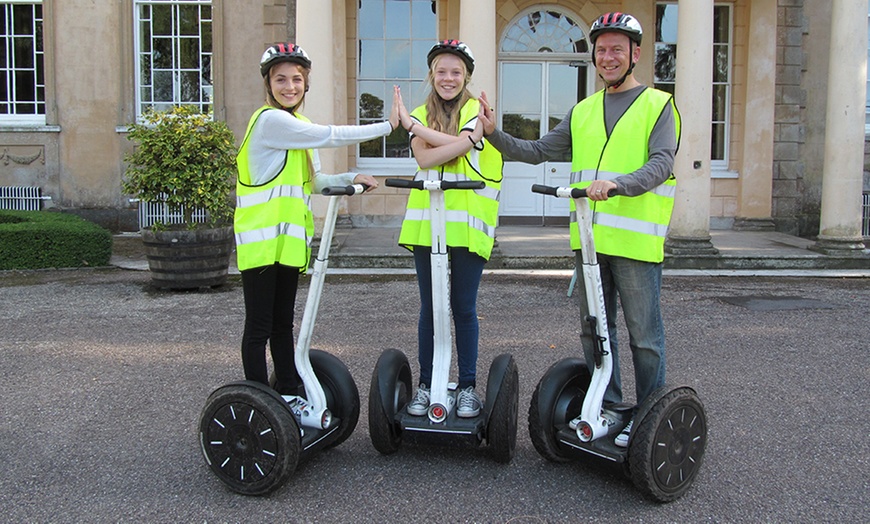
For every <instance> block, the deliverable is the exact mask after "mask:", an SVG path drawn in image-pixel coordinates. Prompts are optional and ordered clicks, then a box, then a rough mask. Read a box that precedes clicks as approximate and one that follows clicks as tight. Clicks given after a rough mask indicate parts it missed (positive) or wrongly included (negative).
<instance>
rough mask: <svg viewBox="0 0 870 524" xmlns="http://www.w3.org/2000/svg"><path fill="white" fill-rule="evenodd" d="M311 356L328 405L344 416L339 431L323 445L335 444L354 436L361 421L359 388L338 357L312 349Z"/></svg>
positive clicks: (338, 414) (315, 373) (337, 415)
mask: <svg viewBox="0 0 870 524" xmlns="http://www.w3.org/2000/svg"><path fill="white" fill-rule="evenodd" d="M309 358H310V359H311V367H312V368H313V369H314V375H315V376H316V377H317V380H318V381H320V386H321V387H322V388H323V394H324V395H326V407H327V408H329V411H330V412H332V416H333V417H338V418H339V419H340V421H341V422H340V423H341V426H340V427H339V428H338V431H336V432H335V433H333V434H331V435H330V436H329V441H328V443H326V444H325V445H324V447H323V449H329V448H334V447H335V446H338V445H339V444H341V443H342V442H344V441H345V440H347V439H348V437H350V435H351V433H353V430H354V429H355V428H356V425H357V422H359V411H360V402H359V390H358V389H357V387H356V382H354V380H353V376H352V375H351V374H350V371H349V370H348V369H347V366H345V365H344V363H343V362H342V361H341V360H339V358H338V357H336V356H334V355H331V354H329V353H327V352H325V351H321V350H318V349H312V350H311V353H310V356H309Z"/></svg>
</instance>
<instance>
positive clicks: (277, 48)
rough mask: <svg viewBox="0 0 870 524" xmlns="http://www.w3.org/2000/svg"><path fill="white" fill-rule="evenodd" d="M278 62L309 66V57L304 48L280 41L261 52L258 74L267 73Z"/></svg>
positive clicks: (264, 74)
mask: <svg viewBox="0 0 870 524" xmlns="http://www.w3.org/2000/svg"><path fill="white" fill-rule="evenodd" d="M280 62H293V63H294V64H299V65H301V66H302V67H306V68H310V67H311V59H310V58H308V53H306V52H305V50H304V49H302V48H301V47H299V46H298V45H296V44H292V43H290V42H282V43H280V44H275V45H271V46H269V47H268V48H266V51H264V52H263V57H262V58H260V74H262V75H263V76H266V75H268V74H269V69H270V68H271V67H272V66H273V65H275V64H278V63H280Z"/></svg>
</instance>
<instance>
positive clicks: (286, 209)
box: [235, 43, 401, 396]
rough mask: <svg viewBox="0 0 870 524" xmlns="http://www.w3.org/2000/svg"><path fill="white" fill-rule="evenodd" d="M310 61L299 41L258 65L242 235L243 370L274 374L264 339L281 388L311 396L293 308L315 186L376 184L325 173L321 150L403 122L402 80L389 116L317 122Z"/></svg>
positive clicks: (238, 226) (241, 201) (244, 155)
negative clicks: (300, 367)
mask: <svg viewBox="0 0 870 524" xmlns="http://www.w3.org/2000/svg"><path fill="white" fill-rule="evenodd" d="M310 69H311V60H310V59H309V58H308V55H307V54H306V53H305V51H303V50H302V49H301V48H300V47H298V46H296V45H294V44H290V43H283V44H276V45H273V46H270V47H269V48H268V49H266V51H265V53H264V54H263V58H262V59H261V61H260V72H261V74H262V75H263V79H264V82H265V87H266V105H264V106H263V107H261V108H260V109H258V110H257V111H256V112H255V113H254V115H253V116H252V117H251V121H250V123H249V124H248V129H247V132H246V133H245V139H244V140H243V142H242V145H241V147H240V148H239V155H238V168H239V180H238V183H237V184H236V195H237V203H236V212H235V234H236V250H237V255H238V266H239V270H240V271H241V274H242V287H243V290H244V297H245V331H244V334H243V336H242V363H243V366H244V370H245V378H246V379H248V380H254V381H258V382H261V383H263V384H268V383H269V377H268V371H267V366H266V342H267V341H268V342H269V348H270V351H271V354H272V361H273V363H274V366H275V377H276V383H275V385H274V387H275V389H276V390H277V391H278V392H279V393H281V394H283V395H300V396H301V395H304V393H305V391H304V386H303V385H302V381H301V379H300V378H299V375H298V373H297V372H296V366H295V363H294V356H293V353H294V343H293V312H294V305H295V302H296V290H297V286H298V282H299V274H300V273H301V272H304V271H305V270H306V268H307V267H308V262H309V260H310V253H311V252H310V247H309V245H310V239H311V237H312V236H313V234H314V221H313V216H312V213H311V209H310V207H309V199H310V194H311V192H312V191H317V192H320V190H321V189H322V188H324V187H327V186H331V185H348V184H354V183H361V184H365V185H367V186H368V190H369V191H371V190H372V189H375V188H376V187H378V182H377V180H375V178H374V177H372V176H370V175H363V174H356V173H342V174H337V175H325V174H322V173H320V160H319V157H318V155H317V149H318V148H323V147H340V146H346V145H352V144H357V143H359V142H364V141H367V140H371V139H374V138H378V137H381V136H385V135H389V134H390V133H391V132H392V131H393V130H394V129H395V128H396V127H397V126H398V124H399V116H398V114H399V104H401V99H400V96H399V92H398V88H395V89H394V95H393V105H392V111H391V112H390V117H389V121H387V122H381V123H378V124H369V125H363V126H349V125H345V126H334V125H317V124H314V123H312V122H311V121H309V120H308V119H307V118H305V117H304V116H302V115H301V114H300V113H299V112H298V111H299V109H300V107H301V106H302V103H303V102H304V99H305V93H306V92H307V91H308V87H309V72H310Z"/></svg>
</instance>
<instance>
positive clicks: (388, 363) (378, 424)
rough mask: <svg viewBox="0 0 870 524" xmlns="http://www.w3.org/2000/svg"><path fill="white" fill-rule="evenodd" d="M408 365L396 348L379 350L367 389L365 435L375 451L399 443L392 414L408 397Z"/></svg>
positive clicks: (396, 447) (399, 432)
mask: <svg viewBox="0 0 870 524" xmlns="http://www.w3.org/2000/svg"><path fill="white" fill-rule="evenodd" d="M412 387H413V386H412V385H411V366H410V365H408V357H406V356H405V354H404V353H402V352H401V351H399V350H398V349H388V350H386V351H384V352H383V353H381V356H380V357H379V358H378V363H377V365H375V369H374V371H373V372H372V383H371V388H370V389H369V437H370V438H371V441H372V445H373V446H374V448H375V449H376V450H378V452H379V453H381V454H383V455H390V454H392V453H395V452H396V451H398V450H399V447H401V445H402V428H401V427H400V425H399V424H398V423H397V422H396V414H397V413H398V412H399V411H401V410H402V409H404V407H405V405H406V404H407V403H408V402H409V401H410V399H411V390H412Z"/></svg>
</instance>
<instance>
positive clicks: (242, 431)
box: [199, 382, 300, 495]
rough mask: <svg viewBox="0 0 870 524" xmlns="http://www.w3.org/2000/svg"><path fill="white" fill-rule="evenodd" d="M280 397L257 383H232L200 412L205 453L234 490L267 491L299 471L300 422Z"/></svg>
mask: <svg viewBox="0 0 870 524" xmlns="http://www.w3.org/2000/svg"><path fill="white" fill-rule="evenodd" d="M276 395H277V394H273V393H270V390H269V388H267V387H266V386H262V385H259V384H254V383H246V382H239V383H235V384H229V385H227V386H224V387H221V388H218V389H217V390H215V391H214V392H213V393H212V394H211V395H210V396H209V398H208V401H207V402H206V404H205V407H204V408H203V410H202V414H201V416H200V421H199V439H200V446H201V448H202V453H203V455H204V456H205V460H206V462H207V463H208V465H209V467H211V470H212V471H213V472H214V473H215V475H217V477H218V478H219V479H220V480H221V481H222V482H223V483H224V484H226V485H227V486H228V487H229V488H230V489H231V490H233V491H235V492H236V493H241V494H242V495H266V494H269V493H271V492H273V491H275V490H276V489H278V488H280V487H281V486H282V485H284V483H285V482H287V479H289V478H290V475H292V474H293V472H294V471H295V470H296V464H297V463H298V461H299V448H300V443H299V426H298V425H297V424H296V419H295V418H294V417H293V415H292V413H290V410H288V409H287V406H286V404H284V402H283V401H282V400H281V399H280V397H277V398H276Z"/></svg>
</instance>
